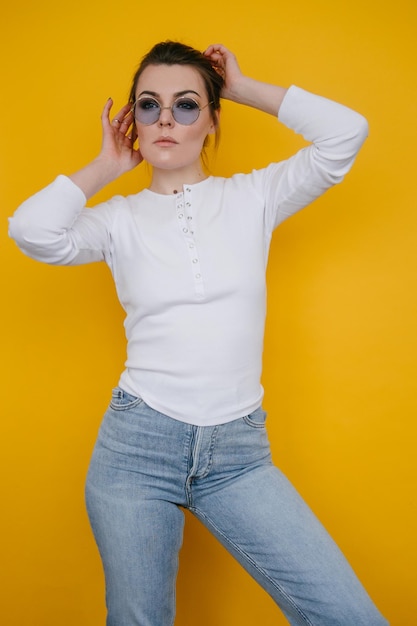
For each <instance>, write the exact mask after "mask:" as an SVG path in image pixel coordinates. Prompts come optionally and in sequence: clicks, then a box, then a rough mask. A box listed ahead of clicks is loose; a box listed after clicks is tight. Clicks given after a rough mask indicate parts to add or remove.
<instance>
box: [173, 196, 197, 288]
mask: <svg viewBox="0 0 417 626" xmlns="http://www.w3.org/2000/svg"><path fill="white" fill-rule="evenodd" d="M191 195H192V191H191V187H187V186H186V187H184V191H183V193H179V194H177V196H176V210H177V218H178V225H179V227H180V230H181V232H182V235H183V237H184V239H185V243H186V245H187V249H188V255H189V259H190V266H191V272H192V275H193V278H194V290H195V293H196V295H197V297H198V298H204V284H203V276H202V272H201V267H200V259H199V256H198V251H197V247H196V243H195V240H194V230H193V216H192V215H191V212H192V197H191Z"/></svg>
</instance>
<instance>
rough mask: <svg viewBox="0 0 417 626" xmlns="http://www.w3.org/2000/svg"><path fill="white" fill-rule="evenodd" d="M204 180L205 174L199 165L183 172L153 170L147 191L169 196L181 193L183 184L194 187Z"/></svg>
mask: <svg viewBox="0 0 417 626" xmlns="http://www.w3.org/2000/svg"><path fill="white" fill-rule="evenodd" d="M206 178H207V174H206V173H205V172H204V171H203V169H202V167H201V166H200V165H198V167H194V168H186V169H184V170H161V169H156V168H154V169H153V171H152V180H151V184H150V185H149V189H150V190H151V191H155V192H156V193H162V194H166V195H169V194H172V193H177V192H180V191H182V187H183V185H185V184H188V185H194V184H195V183H199V182H201V181H202V180H205V179H206Z"/></svg>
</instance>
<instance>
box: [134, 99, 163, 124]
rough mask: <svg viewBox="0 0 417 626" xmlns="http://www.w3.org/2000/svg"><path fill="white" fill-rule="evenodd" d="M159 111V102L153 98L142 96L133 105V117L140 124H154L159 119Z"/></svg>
mask: <svg viewBox="0 0 417 626" xmlns="http://www.w3.org/2000/svg"><path fill="white" fill-rule="evenodd" d="M160 112H161V107H160V105H159V102H158V101H157V100H154V99H153V98H143V99H142V100H139V101H138V102H137V103H136V106H135V118H136V119H137V121H138V122H140V123H141V124H154V123H155V122H156V121H157V120H158V119H159V115H160Z"/></svg>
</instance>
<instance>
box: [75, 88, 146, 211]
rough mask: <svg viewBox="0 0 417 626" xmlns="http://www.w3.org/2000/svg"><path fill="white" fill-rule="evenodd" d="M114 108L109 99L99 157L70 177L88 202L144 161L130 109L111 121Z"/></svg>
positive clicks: (119, 113) (104, 116)
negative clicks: (137, 146)
mask: <svg viewBox="0 0 417 626" xmlns="http://www.w3.org/2000/svg"><path fill="white" fill-rule="evenodd" d="M112 106H113V101H112V99H111V98H109V99H108V100H107V102H106V104H105V107H104V109H103V112H102V114H101V123H102V129H103V139H102V144H101V151H100V154H99V155H98V157H97V158H95V159H94V161H91V163H89V164H88V165H86V166H85V167H83V168H82V169H81V170H78V172H75V173H74V174H72V176H70V178H71V180H72V181H73V182H74V183H75V184H76V185H77V186H78V187H79V188H80V189H81V190H82V191H83V193H84V195H85V196H86V198H87V199H88V198H91V196H93V195H94V194H95V193H97V192H98V191H100V189H102V188H103V187H105V186H106V185H108V184H109V183H111V182H112V181H113V180H116V178H119V176H121V175H122V174H124V173H125V172H128V171H130V170H132V169H133V168H134V167H136V166H137V165H139V163H141V162H142V161H143V157H142V155H141V152H140V149H139V148H135V147H134V145H135V141H136V127H135V124H134V117H133V113H132V111H131V105H130V104H126V105H125V106H124V107H123V108H121V109H120V111H119V112H118V113H117V114H116V115H115V117H114V118H113V119H112V121H110V111H111V108H112Z"/></svg>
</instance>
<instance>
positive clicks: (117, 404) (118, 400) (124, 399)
mask: <svg viewBox="0 0 417 626" xmlns="http://www.w3.org/2000/svg"><path fill="white" fill-rule="evenodd" d="M141 402H143V400H142V398H139V397H138V396H132V394H130V393H128V392H127V391H124V390H123V389H120V387H116V388H115V389H113V391H112V397H111V401H110V408H112V409H113V410H114V411H126V410H127V409H132V408H133V407H135V406H137V405H138V404H140V403H141Z"/></svg>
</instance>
